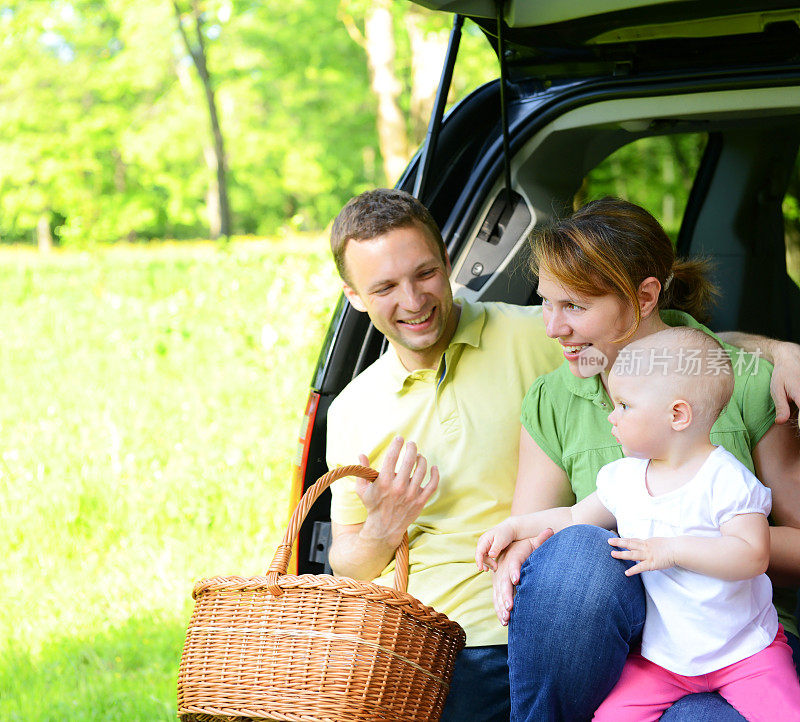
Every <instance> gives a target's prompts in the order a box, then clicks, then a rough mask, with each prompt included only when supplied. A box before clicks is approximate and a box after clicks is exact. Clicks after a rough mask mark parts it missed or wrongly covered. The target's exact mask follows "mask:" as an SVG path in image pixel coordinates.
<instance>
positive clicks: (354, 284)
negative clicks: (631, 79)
mask: <svg viewBox="0 0 800 722" xmlns="http://www.w3.org/2000/svg"><path fill="white" fill-rule="evenodd" d="M331 248H332V251H333V256H334V260H335V261H336V265H337V269H338V271H339V274H340V276H341V277H342V280H343V282H344V293H345V295H346V297H347V299H348V300H349V301H350V303H351V304H352V305H353V306H354V307H355V308H356V309H358V310H359V311H363V312H366V313H367V314H369V317H370V319H371V321H372V322H373V324H374V325H375V327H376V328H377V329H378V330H379V331H381V332H382V333H383V334H384V335H385V336H386V338H387V339H388V341H389V349H388V351H387V353H386V354H384V355H383V356H382V357H381V358H379V359H378V360H377V361H376V362H375V363H374V364H372V365H371V366H370V367H369V368H367V369H366V370H365V371H364V372H362V373H361V374H360V375H359V376H358V377H357V378H356V379H354V380H353V381H352V382H351V383H350V384H349V385H348V386H347V387H346V388H345V389H344V391H342V393H341V394H340V395H339V396H338V397H337V398H336V400H335V401H334V402H333V403H332V405H331V407H330V410H329V412H328V450H327V457H328V465H329V467H330V468H332V467H334V466H337V465H342V464H351V463H354V461H355V460H356V459H359V460H360V463H362V464H364V465H370V466H373V467H375V468H379V469H380V475H379V477H378V479H376V481H375V482H373V483H372V484H369V483H368V482H366V481H363V480H353V479H346V480H341V481H339V482H337V483H336V484H334V486H333V487H332V492H333V497H332V504H331V520H332V532H333V542H332V545H331V549H330V563H331V567H332V568H333V570H334V572H335V573H336V574H339V575H342V576H349V577H354V578H357V579H366V580H372V579H377V581H378V583H384V584H388V585H391V581H392V580H391V576H392V570H393V564H392V563H391V560H392V557H393V554H394V550H395V549H396V547H397V546H398V545H399V543H400V540H401V538H402V536H403V532H404V531H406V529H407V530H408V534H409V540H410V549H411V555H410V556H411V562H410V563H411V569H410V575H409V585H408V591H409V593H410V594H412V595H413V596H415V597H416V598H418V599H419V600H420V601H422V602H424V603H425V604H428V605H430V606H432V607H434V608H435V609H437V610H438V611H440V612H444V613H445V614H447V615H448V617H450V618H451V619H453V620H455V621H457V622H458V623H459V624H461V626H462V627H463V628H464V629H465V631H466V633H467V647H466V649H465V650H464V651H463V652H462V653H461V654H460V655H459V658H458V660H457V662H456V669H455V673H454V678H453V682H452V685H451V688H450V694H449V696H448V699H447V703H446V705H445V710H444V713H443V716H442V719H443V720H459V722H461V721H465V720H466V721H468V722H482V721H484V720H486V721H489V720H498V721H499V720H507V719H508V716H509V711H510V704H509V691H508V670H507V666H506V656H507V647H506V642H507V636H506V630H505V628H504V627H501V626H500V625H499V624H498V622H497V618H496V617H495V613H494V608H493V602H492V585H491V578H490V576H489V575H484V574H480V573H479V572H478V570H477V568H476V567H475V564H474V561H473V560H474V553H475V546H476V543H477V540H478V537H479V536H480V534H481V533H482V532H483V531H485V530H486V529H488V528H489V527H491V526H493V525H495V524H497V523H499V522H500V521H502V520H503V519H504V518H506V517H507V516H508V514H509V513H510V509H511V501H512V497H513V494H514V486H515V481H516V467H517V456H518V450H519V435H520V421H519V416H520V407H521V402H522V399H523V396H524V394H525V392H526V391H527V389H528V387H529V386H530V385H531V384H532V383H533V381H534V380H535V379H536V377H537V376H539V375H541V374H543V373H547V372H549V371H551V370H553V369H554V368H556V367H557V366H558V365H559V364H560V363H561V362H562V361H563V355H562V349H561V347H560V345H559V344H558V342H557V341H555V340H553V339H549V338H548V337H547V336H546V334H545V329H544V325H543V323H542V317H541V308H540V307H538V306H536V307H525V308H522V307H517V306H512V305H509V304H502V303H470V302H466V301H461V302H458V301H454V299H453V296H452V291H451V288H450V282H449V274H450V262H449V259H448V258H447V253H446V250H445V247H444V243H443V241H442V237H441V234H440V232H439V229H438V227H437V226H436V223H435V222H434V220H433V218H432V217H431V216H430V213H429V212H428V211H427V209H426V208H425V207H424V206H423V205H422V204H421V203H419V201H417V200H416V199H414V198H413V197H412V196H410V195H408V194H407V193H404V192H402V191H397V190H385V189H380V190H375V191H369V192H367V193H364V194H362V195H360V196H357V197H356V198H354V199H352V200H351V201H350V202H349V203H348V204H347V205H346V206H345V207H344V209H343V210H342V211H341V213H340V214H339V216H338V217H337V218H336V220H335V221H334V224H333V228H332V231H331ZM795 362H796V361H795ZM797 368H798V367H797V366H795V367H794V369H795V371H796V370H797ZM798 375H799V376H800V374H798ZM795 395H796V396H798V395H800V394H798V393H797V391H796V392H795ZM404 439H407V440H408V443H407V444H405V450H403V446H404ZM417 444H418V445H419V450H420V451H421V452H422V454H424V456H421V455H419V454H418V453H417ZM429 465H430V473H429V474H428V467H429ZM426 478H427V483H425V482H426Z"/></svg>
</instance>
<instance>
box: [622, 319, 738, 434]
mask: <svg viewBox="0 0 800 722" xmlns="http://www.w3.org/2000/svg"><path fill="white" fill-rule="evenodd" d="M613 371H614V374H615V375H619V376H639V377H641V379H642V383H645V384H663V385H664V390H665V391H668V392H669V393H670V394H674V395H675V397H676V398H680V397H682V398H684V399H685V400H686V401H688V402H689V404H691V406H692V411H693V412H694V414H695V417H696V418H697V419H698V420H699V421H700V422H701V423H703V424H707V425H708V427H709V428H711V426H712V425H713V424H714V422H715V421H716V420H717V418H718V417H719V415H720V414H721V413H722V411H723V409H724V408H725V406H727V404H728V402H729V401H730V398H731V396H732V395H733V387H734V374H733V366H732V364H731V361H730V357H729V355H728V352H727V351H726V350H725V349H724V348H723V346H722V345H721V344H720V343H719V342H718V341H717V340H716V339H715V338H714V337H713V336H709V335H708V334H707V333H705V332H703V331H701V330H700V329H697V328H690V327H688V326H676V327H674V328H669V329H666V330H664V331H658V332H657V333H654V334H650V335H649V336H645V337H644V338H641V339H639V340H638V341H634V342H633V343H630V344H628V345H627V346H625V348H623V349H622V350H621V351H620V353H619V356H617V360H616V361H615V362H614V366H613Z"/></svg>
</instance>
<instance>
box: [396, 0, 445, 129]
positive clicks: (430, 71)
mask: <svg viewBox="0 0 800 722" xmlns="http://www.w3.org/2000/svg"><path fill="white" fill-rule="evenodd" d="M423 20H424V15H423V14H422V13H421V12H419V11H417V10H416V9H410V10H409V11H408V12H407V14H406V30H407V31H408V39H409V42H410V43H411V124H412V132H413V139H414V145H418V144H419V143H421V142H422V141H423V140H424V139H425V134H426V133H427V131H428V121H429V120H430V115H431V110H432V109H433V103H434V101H435V100H436V91H437V90H438V89H439V79H440V77H441V74H442V66H443V65H444V58H445V55H446V54H447V42H448V35H447V34H446V33H438V32H428V33H426V32H425V30H424V29H423ZM451 90H452V88H451Z"/></svg>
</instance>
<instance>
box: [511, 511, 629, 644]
mask: <svg viewBox="0 0 800 722" xmlns="http://www.w3.org/2000/svg"><path fill="white" fill-rule="evenodd" d="M614 536H615V534H614V533H613V532H610V531H608V530H607V529H601V528H600V527H595V526H589V525H585V524H579V525H575V526H570V527H567V528H566V529H563V530H562V531H560V532H558V533H557V534H555V535H554V536H552V537H551V538H550V539H548V540H547V541H546V542H545V543H544V544H542V546H541V547H539V548H538V549H537V550H535V551H534V552H533V553H532V554H531V555H530V557H528V559H527V560H526V562H525V564H523V567H522V571H521V578H520V585H519V588H518V597H519V596H520V595H522V596H521V597H520V599H519V601H520V602H524V600H525V599H526V598H527V599H528V600H529V601H530V602H531V603H533V604H535V605H536V606H537V607H538V608H542V605H544V606H546V607H551V608H557V609H558V610H559V611H560V613H562V614H563V613H566V614H568V615H570V616H574V617H575V618H576V619H579V620H581V622H582V623H584V624H591V623H592V622H593V621H595V620H598V621H599V620H602V619H603V618H605V617H608V616H609V615H610V614H612V615H613V614H614V613H615V611H619V612H621V613H622V614H623V615H624V617H625V618H626V620H627V622H628V623H629V624H630V625H631V626H632V627H636V626H637V625H640V624H641V623H642V622H643V620H644V611H645V598H644V590H643V588H642V584H641V580H640V579H639V578H638V577H627V576H625V570H626V569H627V568H628V567H629V566H630V563H629V562H624V561H621V560H619V559H614V557H612V556H611V550H612V547H611V546H610V545H609V544H608V539H610V538H612V537H614ZM514 604H515V607H516V606H517V601H516V600H515V603H514ZM638 631H639V630H638V629H634V630H633V633H634V634H635V633H636V632H638Z"/></svg>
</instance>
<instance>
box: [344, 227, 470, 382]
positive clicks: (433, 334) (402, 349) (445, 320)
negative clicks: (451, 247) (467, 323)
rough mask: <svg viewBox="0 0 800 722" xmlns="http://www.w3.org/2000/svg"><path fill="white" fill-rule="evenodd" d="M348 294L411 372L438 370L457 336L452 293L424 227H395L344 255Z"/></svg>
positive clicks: (352, 246) (353, 245)
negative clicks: (443, 354) (440, 361)
mask: <svg viewBox="0 0 800 722" xmlns="http://www.w3.org/2000/svg"><path fill="white" fill-rule="evenodd" d="M344 262H345V268H346V269H347V275H348V276H349V278H350V283H349V284H348V283H345V285H344V292H345V295H346V296H347V298H348V300H349V301H350V303H352V304H353V306H354V307H355V308H357V309H358V310H359V311H366V312H367V313H368V314H369V317H370V319H371V320H372V323H373V324H374V325H375V328H377V329H378V330H379V331H380V332H381V333H383V334H384V335H385V336H386V337H387V338H388V339H389V341H390V343H391V344H392V345H393V346H394V348H395V350H396V351H397V354H398V356H399V357H400V360H401V361H402V362H403V365H404V366H405V367H406V368H407V369H408V370H409V371H411V370H414V369H418V368H433V367H435V366H436V365H437V364H438V361H439V358H440V356H441V354H442V353H443V352H444V350H445V349H446V348H447V344H448V343H449V342H450V339H451V338H452V336H453V333H454V332H455V327H456V323H457V320H458V319H457V317H455V316H454V314H453V293H452V291H451V289H450V280H449V278H448V273H449V271H450V264H449V263H447V264H445V263H444V262H443V261H442V259H441V257H440V255H439V251H438V250H437V247H436V243H435V242H434V240H433V239H432V238H430V236H429V233H428V230H427V229H426V228H424V227H422V226H419V225H413V226H408V227H404V228H395V229H393V230H391V231H389V232H387V233H384V234H383V235H380V236H376V237H375V238H371V239H369V240H365V241H349V242H348V244H347V247H346V248H345V253H344Z"/></svg>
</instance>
